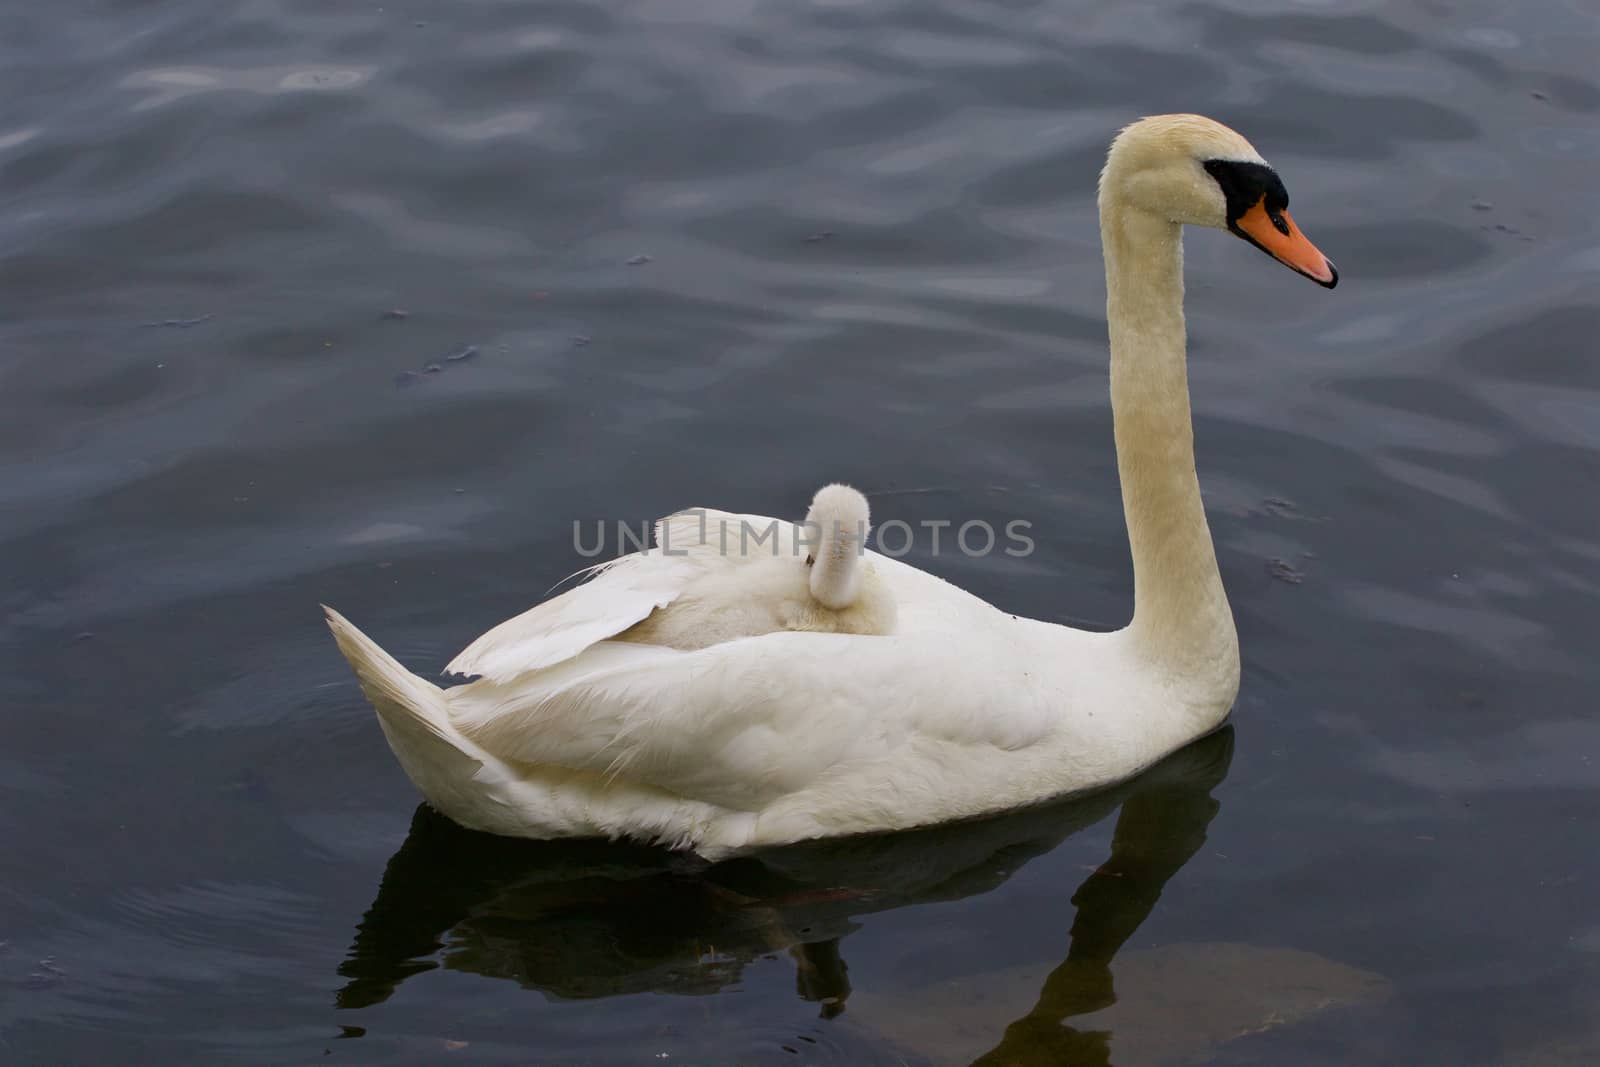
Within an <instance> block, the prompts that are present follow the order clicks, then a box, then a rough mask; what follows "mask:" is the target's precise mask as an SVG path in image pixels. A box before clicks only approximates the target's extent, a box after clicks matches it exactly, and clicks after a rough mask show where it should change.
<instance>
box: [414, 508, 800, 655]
mask: <svg viewBox="0 0 1600 1067" xmlns="http://www.w3.org/2000/svg"><path fill="white" fill-rule="evenodd" d="M750 531H755V533H751V532H750ZM774 538H775V539H776V540H775V541H774V540H773V539H774ZM793 538H794V527H793V525H792V524H791V523H787V522H783V521H782V520H780V519H770V518H766V517H764V516H757V515H734V514H729V513H728V512H723V511H713V510H711V509H708V508H695V509H691V510H688V511H683V512H679V513H678V514H676V515H669V516H667V517H666V518H665V519H662V520H661V521H660V522H658V523H656V528H655V539H656V543H655V546H654V547H653V548H651V549H649V550H647V551H644V552H635V553H633V554H631V555H627V556H622V557H621V558H619V559H615V560H611V561H609V562H607V563H604V564H602V565H600V566H598V567H595V568H593V570H592V571H591V574H592V577H590V578H589V580H588V581H586V582H584V583H583V584H582V585H580V586H578V587H577V588H576V589H572V590H569V591H567V592H565V593H563V594H561V595H560V596H557V597H553V598H551V599H550V600H547V601H545V602H544V603H542V604H539V605H537V606H536V607H533V608H531V609H529V610H528V611H525V612H523V613H522V614H521V615H518V616H516V617H514V618H511V619H507V620H506V621H505V622H503V623H501V624H500V625H498V626H496V627H495V628H494V629H492V630H490V631H489V632H488V633H486V634H484V635H483V636H482V637H480V638H478V639H477V640H476V641H474V642H472V644H470V645H468V646H467V647H466V648H465V649H463V650H462V652H461V654H460V655H458V656H456V658H455V659H453V660H451V661H450V664H449V666H447V667H446V668H445V672H446V673H448V674H466V675H479V676H481V677H483V678H485V679H488V680H489V681H493V682H510V681H512V680H514V679H515V678H517V677H518V676H520V675H523V674H526V673H528V672H530V671H538V670H543V669H545V668H547V667H551V666H554V665H555V664H558V663H562V662H564V661H566V660H569V659H571V658H572V657H574V656H576V655H578V654H579V653H581V652H583V650H584V649H586V648H588V647H589V646H591V645H593V644H594V643H595V642H597V641H604V640H606V639H607V638H610V637H615V636H616V635H617V634H619V633H621V632H622V631H624V630H626V629H627V628H628V627H630V626H632V625H634V624H635V623H638V622H642V621H643V620H644V619H645V618H647V617H648V616H649V615H650V613H651V612H652V611H655V610H657V609H658V608H664V607H666V606H667V605H669V604H671V603H672V602H673V601H674V600H676V599H678V597H680V596H682V595H683V593H684V592H685V591H686V590H688V589H689V588H691V587H692V586H693V585H694V584H695V583H696V582H697V581H699V580H701V579H703V578H705V577H706V576H707V575H709V574H713V573H716V572H718V571H724V570H726V569H728V568H730V567H736V566H739V565H740V564H742V563H745V562H747V561H750V560H753V559H757V558H760V557H761V556H762V554H763V553H765V554H766V555H768V556H770V555H771V554H772V551H773V548H774V545H776V547H777V548H778V549H779V550H783V551H787V550H788V549H789V542H790V541H792V540H793Z"/></svg>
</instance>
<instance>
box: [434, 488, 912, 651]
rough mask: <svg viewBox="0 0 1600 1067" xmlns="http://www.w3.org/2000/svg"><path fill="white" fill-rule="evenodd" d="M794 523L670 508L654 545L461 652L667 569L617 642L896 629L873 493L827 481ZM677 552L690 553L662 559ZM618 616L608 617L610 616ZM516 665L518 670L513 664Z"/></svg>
mask: <svg viewBox="0 0 1600 1067" xmlns="http://www.w3.org/2000/svg"><path fill="white" fill-rule="evenodd" d="M741 518H742V517H741ZM757 523H759V525H757ZM786 530H793V531H794V535H793V536H792V537H780V536H779V535H778V522H777V520H776V519H761V520H756V521H755V522H746V521H732V520H730V518H728V517H725V516H722V515H721V513H720V512H709V511H705V510H703V509H694V510H691V511H686V512H682V513H680V514H678V515H672V516H669V517H668V518H666V519H664V520H662V523H660V524H658V525H657V527H656V547H655V548H654V549H653V550H651V551H650V552H644V553H636V554H634V555H631V556H624V557H623V558H621V559H618V560H612V561H611V562H609V563H606V564H602V565H601V566H599V567H596V568H594V574H595V577H594V578H593V579H592V580H591V581H590V582H589V583H588V584H587V585H582V586H579V587H578V588H577V589H574V590H572V591H571V592H569V593H564V594H562V595H561V596H559V597H557V598H555V599H554V600H551V601H547V602H546V603H544V604H541V605H539V607H537V608H535V609H534V611H532V612H529V613H527V614H525V615H521V616H518V617H517V618H515V619H512V620H510V621H509V622H506V623H503V624H502V625H500V626H497V627H496V628H495V629H493V630H490V631H489V632H488V633H486V634H484V635H483V636H482V637H480V638H478V640H477V641H475V642H473V644H472V645H471V646H470V647H469V648H467V649H466V651H464V652H462V653H461V655H460V656H459V657H457V661H458V662H461V661H469V660H470V661H473V662H476V660H477V657H478V656H479V653H480V652H483V653H486V654H488V655H491V656H494V655H497V653H496V652H495V650H496V649H498V648H501V647H514V648H521V647H522V646H523V645H524V644H525V643H526V641H527V640H528V636H529V635H527V634H525V633H524V632H523V629H524V627H525V626H527V625H528V623H530V622H534V621H536V620H537V624H538V625H540V626H544V625H546V623H545V622H544V621H543V620H546V619H550V618H553V617H554V616H555V615H556V614H557V613H560V612H564V611H565V610H566V607H565V606H564V605H563V601H571V602H572V607H573V608H574V609H576V610H581V611H587V610H589V608H590V605H594V604H597V603H600V602H602V601H604V600H605V599H606V598H607V597H608V596H610V595H611V591H612V590H613V589H614V590H617V591H618V595H619V596H620V597H622V598H631V597H633V596H634V594H633V592H632V590H633V589H634V588H635V587H636V585H637V583H639V582H641V581H643V582H646V583H649V584H654V583H657V582H660V581H662V580H664V579H666V578H667V576H668V574H669V573H670V574H671V579H670V580H671V583H672V585H671V588H672V596H671V598H670V599H669V600H666V601H665V602H663V603H660V604H656V605H655V606H654V607H653V609H652V610H650V611H649V614H647V615H646V616H645V617H644V618H643V619H641V620H640V621H638V622H636V623H634V624H633V625H632V626H630V627H628V628H627V629H625V630H623V631H622V632H621V633H616V634H608V636H610V637H611V639H612V640H614V641H632V642H635V643H637V644H644V645H663V646H665V647H667V648H676V649H680V650H683V651H693V650H695V649H701V648H709V647H711V646H712V645H719V644H723V643H725V642H728V641H734V640H738V639H739V638H741V637H757V636H759V635H761V634H770V633H778V632H780V631H784V630H789V631H795V632H808V633H823V634H886V633H891V632H893V630H894V626H895V614H896V613H895V606H894V597H893V596H891V595H890V593H889V590H888V588H887V586H885V585H884V583H883V581H882V580H881V579H880V578H879V577H878V575H877V568H876V567H875V566H874V564H873V562H872V560H871V559H870V558H868V556H867V552H866V548H865V542H866V537H867V534H868V532H869V531H870V530H871V511H870V509H869V508H868V505H867V498H866V497H865V496H862V495H861V493H860V492H859V491H858V490H855V489H852V488H850V487H849V486H848V485H826V486H823V487H822V488H821V489H819V490H818V491H817V495H816V496H815V497H814V498H812V501H811V510H810V511H809V512H808V513H807V514H806V518H805V522H803V523H801V524H800V525H799V526H797V527H786ZM674 553H678V554H679V558H680V559H682V560H683V562H681V563H679V564H677V565H676V566H675V567H674V566H673V565H671V564H664V558H666V557H671V556H673V554H674ZM669 568H670V570H669ZM640 571H643V572H645V573H644V574H642V575H641V574H640V573H638V572H640ZM614 621H615V620H612V619H609V618H608V619H607V621H606V625H608V626H610V625H612V624H613V623H614ZM510 666H511V667H512V668H513V669H514V668H515V662H512V663H511V664H510ZM472 673H474V674H477V673H482V668H481V667H475V668H474V669H473V671H472Z"/></svg>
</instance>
